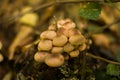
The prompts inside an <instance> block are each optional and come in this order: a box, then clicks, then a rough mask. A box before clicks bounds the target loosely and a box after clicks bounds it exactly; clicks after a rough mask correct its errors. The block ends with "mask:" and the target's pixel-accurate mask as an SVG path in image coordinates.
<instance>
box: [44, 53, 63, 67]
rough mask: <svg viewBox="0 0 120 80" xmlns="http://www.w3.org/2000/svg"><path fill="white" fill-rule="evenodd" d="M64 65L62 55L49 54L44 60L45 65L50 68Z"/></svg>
mask: <svg viewBox="0 0 120 80" xmlns="http://www.w3.org/2000/svg"><path fill="white" fill-rule="evenodd" d="M63 63H64V57H63V56H62V54H50V55H48V56H47V57H46V59H45V64H46V65H48V66H50V67H59V66H61V65H62V64H63Z"/></svg>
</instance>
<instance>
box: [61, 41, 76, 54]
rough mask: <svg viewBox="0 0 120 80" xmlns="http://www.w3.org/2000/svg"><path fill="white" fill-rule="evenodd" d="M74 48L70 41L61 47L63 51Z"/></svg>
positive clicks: (69, 50)
mask: <svg viewBox="0 0 120 80" xmlns="http://www.w3.org/2000/svg"><path fill="white" fill-rule="evenodd" d="M74 48H75V47H74V46H73V45H72V44H70V43H67V44H66V45H65V46H64V47H63V49H64V51H65V52H71V51H72V50H73V49H74Z"/></svg>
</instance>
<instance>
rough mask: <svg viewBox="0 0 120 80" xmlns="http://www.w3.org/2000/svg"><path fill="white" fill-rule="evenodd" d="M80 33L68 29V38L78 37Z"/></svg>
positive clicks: (73, 29)
mask: <svg viewBox="0 0 120 80" xmlns="http://www.w3.org/2000/svg"><path fill="white" fill-rule="evenodd" d="M80 34H81V32H80V31H79V30H77V29H75V28H72V29H69V30H68V36H69V37H70V36H73V35H80Z"/></svg>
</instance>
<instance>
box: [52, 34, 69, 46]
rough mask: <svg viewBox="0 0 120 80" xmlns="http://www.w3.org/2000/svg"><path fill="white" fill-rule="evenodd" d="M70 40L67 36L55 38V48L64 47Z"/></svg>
mask: <svg viewBox="0 0 120 80" xmlns="http://www.w3.org/2000/svg"><path fill="white" fill-rule="evenodd" d="M67 41H68V39H67V37H66V36H65V35H60V36H56V37H55V38H53V45H54V46H64V45H65V44H66V43H67Z"/></svg>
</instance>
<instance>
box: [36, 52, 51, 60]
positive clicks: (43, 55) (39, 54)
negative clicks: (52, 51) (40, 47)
mask: <svg viewBox="0 0 120 80" xmlns="http://www.w3.org/2000/svg"><path fill="white" fill-rule="evenodd" d="M48 55H49V53H48V52H41V51H40V52H39V51H38V52H36V53H35V55H34V60H35V61H36V62H44V61H45V58H46V57H47V56H48Z"/></svg>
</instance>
